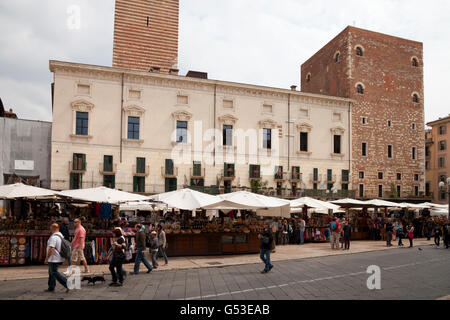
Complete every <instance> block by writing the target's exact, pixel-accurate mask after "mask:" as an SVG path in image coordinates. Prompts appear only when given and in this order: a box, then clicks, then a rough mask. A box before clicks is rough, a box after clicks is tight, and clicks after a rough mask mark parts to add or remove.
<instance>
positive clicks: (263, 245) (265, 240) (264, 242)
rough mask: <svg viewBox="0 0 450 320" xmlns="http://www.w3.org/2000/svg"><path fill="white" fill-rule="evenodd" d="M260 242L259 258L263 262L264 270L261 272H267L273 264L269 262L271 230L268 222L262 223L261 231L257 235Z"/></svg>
mask: <svg viewBox="0 0 450 320" xmlns="http://www.w3.org/2000/svg"><path fill="white" fill-rule="evenodd" d="M258 238H259V243H260V258H261V260H262V261H263V262H264V265H265V267H264V270H263V271H261V273H267V272H269V271H270V270H272V268H273V265H272V264H271V263H270V252H271V249H272V248H271V247H272V242H273V234H272V230H271V229H270V228H269V223H268V222H265V223H264V229H263V231H262V232H261V233H260V234H259V235H258Z"/></svg>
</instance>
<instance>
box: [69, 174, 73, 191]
mask: <svg viewBox="0 0 450 320" xmlns="http://www.w3.org/2000/svg"><path fill="white" fill-rule="evenodd" d="M69 189H70V190H73V173H71V174H70V187H69Z"/></svg>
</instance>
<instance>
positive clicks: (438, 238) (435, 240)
mask: <svg viewBox="0 0 450 320" xmlns="http://www.w3.org/2000/svg"><path fill="white" fill-rule="evenodd" d="M434 243H435V244H436V245H437V246H438V247H439V245H440V244H441V237H440V236H434Z"/></svg>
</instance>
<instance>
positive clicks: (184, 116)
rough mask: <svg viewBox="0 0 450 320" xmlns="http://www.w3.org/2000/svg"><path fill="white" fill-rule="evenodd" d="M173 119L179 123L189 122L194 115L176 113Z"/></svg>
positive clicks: (184, 112)
mask: <svg viewBox="0 0 450 320" xmlns="http://www.w3.org/2000/svg"><path fill="white" fill-rule="evenodd" d="M172 117H173V118H174V119H175V120H178V121H189V120H190V119H191V118H192V113H190V112H187V111H175V112H174V113H172Z"/></svg>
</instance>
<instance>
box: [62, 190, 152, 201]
mask: <svg viewBox="0 0 450 320" xmlns="http://www.w3.org/2000/svg"><path fill="white" fill-rule="evenodd" d="M60 194H61V195H63V196H65V197H68V198H73V199H77V200H83V201H91V202H99V203H110V204H119V203H122V202H128V201H144V200H147V198H148V197H145V196H141V195H139V194H134V193H129V192H124V191H119V190H115V189H109V188H106V187H98V188H91V189H77V190H65V191H61V192H60Z"/></svg>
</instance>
